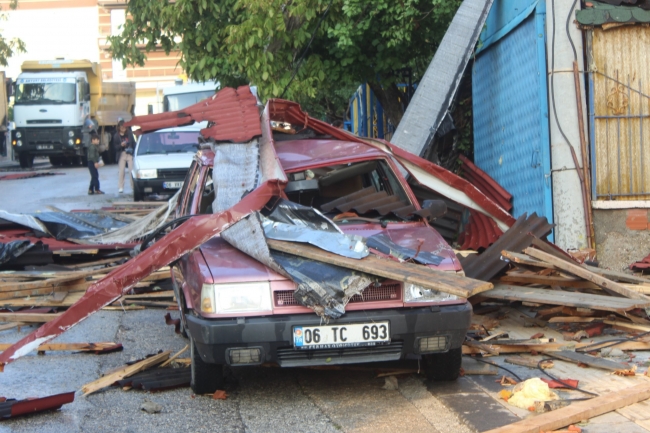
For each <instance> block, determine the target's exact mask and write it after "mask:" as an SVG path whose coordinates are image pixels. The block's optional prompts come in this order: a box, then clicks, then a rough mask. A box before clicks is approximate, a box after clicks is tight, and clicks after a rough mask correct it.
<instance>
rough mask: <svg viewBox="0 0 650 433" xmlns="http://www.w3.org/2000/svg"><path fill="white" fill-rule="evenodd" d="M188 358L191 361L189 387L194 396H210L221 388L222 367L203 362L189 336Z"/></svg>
mask: <svg viewBox="0 0 650 433" xmlns="http://www.w3.org/2000/svg"><path fill="white" fill-rule="evenodd" d="M190 357H191V360H192V366H191V370H192V371H191V375H192V376H191V380H190V386H191V387H192V391H194V393H196V394H212V393H214V392H215V391H216V390H217V389H219V388H220V387H222V386H223V365H221V364H208V363H206V362H203V359H201V355H199V351H198V350H196V344H195V343H194V339H193V338H192V337H191V336H190Z"/></svg>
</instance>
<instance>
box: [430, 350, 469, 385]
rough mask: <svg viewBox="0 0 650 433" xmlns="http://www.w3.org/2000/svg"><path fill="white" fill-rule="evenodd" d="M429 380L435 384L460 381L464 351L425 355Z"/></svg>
mask: <svg viewBox="0 0 650 433" xmlns="http://www.w3.org/2000/svg"><path fill="white" fill-rule="evenodd" d="M424 360H425V361H426V374H427V379H429V380H433V381H435V382H451V381H454V380H456V379H458V376H459V375H460V367H461V364H462V362H463V349H462V347H459V348H458V349H450V350H449V351H448V352H445V353H432V354H430V355H424Z"/></svg>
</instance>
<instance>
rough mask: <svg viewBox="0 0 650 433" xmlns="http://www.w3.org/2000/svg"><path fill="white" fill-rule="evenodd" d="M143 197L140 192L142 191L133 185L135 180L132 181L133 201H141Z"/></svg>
mask: <svg viewBox="0 0 650 433" xmlns="http://www.w3.org/2000/svg"><path fill="white" fill-rule="evenodd" d="M143 199H144V194H142V191H140V190H139V189H138V187H137V186H136V185H135V182H134V183H133V201H142V200H143Z"/></svg>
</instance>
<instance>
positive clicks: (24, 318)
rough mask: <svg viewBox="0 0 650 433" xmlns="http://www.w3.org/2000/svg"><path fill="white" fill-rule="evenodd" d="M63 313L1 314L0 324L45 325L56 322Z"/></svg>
mask: <svg viewBox="0 0 650 433" xmlns="http://www.w3.org/2000/svg"><path fill="white" fill-rule="evenodd" d="M61 314H63V313H44V314H39V313H31V314H30V313H0V322H26V323H45V322H49V321H50V320H54V319H56V318H57V317H59V316H60V315H61Z"/></svg>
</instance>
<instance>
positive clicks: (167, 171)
mask: <svg viewBox="0 0 650 433" xmlns="http://www.w3.org/2000/svg"><path fill="white" fill-rule="evenodd" d="M188 171H189V168H181V169H179V168H163V169H159V170H158V177H159V178H161V179H185V175H186V174H187V172H188Z"/></svg>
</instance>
